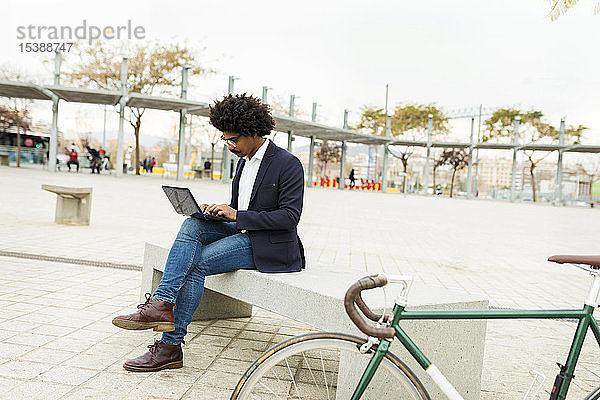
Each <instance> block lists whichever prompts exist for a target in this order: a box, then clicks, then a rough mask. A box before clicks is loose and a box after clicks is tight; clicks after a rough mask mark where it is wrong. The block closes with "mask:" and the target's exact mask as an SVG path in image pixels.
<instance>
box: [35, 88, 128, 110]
mask: <svg viewBox="0 0 600 400" xmlns="http://www.w3.org/2000/svg"><path fill="white" fill-rule="evenodd" d="M46 89H48V90H49V91H51V92H52V93H54V94H55V95H57V96H58V97H59V98H60V99H61V100H64V101H68V102H71V103H89V104H106V105H109V106H114V105H116V104H119V100H121V97H123V93H121V92H118V91H116V90H103V89H86V88H73V87H66V86H48V87H46Z"/></svg>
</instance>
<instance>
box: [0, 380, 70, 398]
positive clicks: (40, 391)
mask: <svg viewBox="0 0 600 400" xmlns="http://www.w3.org/2000/svg"><path fill="white" fill-rule="evenodd" d="M71 389H73V387H72V386H67V385H59V384H56V383H49V382H41V381H29V382H24V383H22V384H20V385H19V386H17V387H15V388H14V389H12V390H11V391H10V392H8V393H7V394H6V398H8V399H28V400H55V399H59V398H61V397H62V396H63V395H64V394H65V393H67V392H68V391H69V390H71Z"/></svg>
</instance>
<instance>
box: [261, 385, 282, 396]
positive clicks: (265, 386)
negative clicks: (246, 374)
mask: <svg viewBox="0 0 600 400" xmlns="http://www.w3.org/2000/svg"><path fill="white" fill-rule="evenodd" d="M258 383H259V384H260V385H261V386H262V387H264V388H265V389H267V390H268V391H269V392H271V393H272V394H274V395H275V396H277V398H278V399H281V400H283V397H281V396H280V395H278V394H277V393H275V392H274V391H272V390H271V388H270V387H268V386H267V385H265V384H264V383H262V382H258Z"/></svg>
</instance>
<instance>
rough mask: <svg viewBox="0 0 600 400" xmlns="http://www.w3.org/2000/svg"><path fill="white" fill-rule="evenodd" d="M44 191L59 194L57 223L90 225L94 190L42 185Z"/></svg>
mask: <svg viewBox="0 0 600 400" xmlns="http://www.w3.org/2000/svg"><path fill="white" fill-rule="evenodd" d="M42 189H43V190H47V191H48V192H52V193H56V194H57V197H56V212H55V215H54V222H55V223H57V224H67V225H89V224H90V214H91V211H92V188H90V187H88V188H73V187H66V186H54V185H42Z"/></svg>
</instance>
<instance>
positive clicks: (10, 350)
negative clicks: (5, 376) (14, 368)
mask: <svg viewBox="0 0 600 400" xmlns="http://www.w3.org/2000/svg"><path fill="white" fill-rule="evenodd" d="M33 349H35V347H33V346H25V345H20V344H13V343H5V342H0V354H1V355H2V357H4V358H10V359H13V358H17V357H19V356H21V355H23V354H25V353H28V352H30V351H31V350H33Z"/></svg>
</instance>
